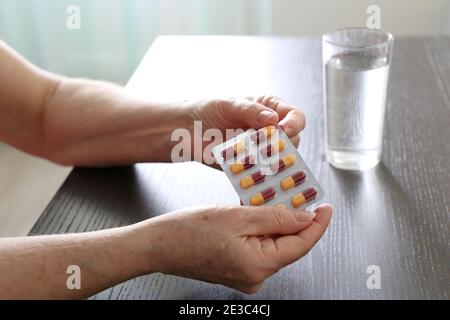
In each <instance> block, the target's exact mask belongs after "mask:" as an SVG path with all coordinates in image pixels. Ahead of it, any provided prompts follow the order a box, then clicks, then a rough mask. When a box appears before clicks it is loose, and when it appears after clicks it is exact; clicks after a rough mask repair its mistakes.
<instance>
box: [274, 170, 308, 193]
mask: <svg viewBox="0 0 450 320" xmlns="http://www.w3.org/2000/svg"><path fill="white" fill-rule="evenodd" d="M305 178H306V173H305V172H304V171H298V172H296V173H294V174H293V175H290V176H289V177H286V178H284V179H283V180H281V182H280V187H281V189H283V190H284V191H286V190H289V189H291V188H293V187H295V186H298V185H299V184H301V183H303V181H305Z"/></svg>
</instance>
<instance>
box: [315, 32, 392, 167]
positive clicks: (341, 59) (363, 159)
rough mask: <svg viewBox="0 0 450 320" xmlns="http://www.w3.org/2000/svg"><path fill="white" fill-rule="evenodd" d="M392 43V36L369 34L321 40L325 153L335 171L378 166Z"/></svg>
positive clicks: (337, 35) (335, 35)
mask: <svg viewBox="0 0 450 320" xmlns="http://www.w3.org/2000/svg"><path fill="white" fill-rule="evenodd" d="M393 42H394V37H393V36H392V34H390V33H386V32H383V31H380V30H374V29H365V28H350V29H343V30H338V31H335V32H332V33H329V34H325V35H324V36H323V37H322V49H323V52H322V53H323V84H324V103H325V150H326V151H325V152H326V157H327V161H328V162H329V163H330V164H331V165H332V166H334V167H336V168H340V169H346V170H366V169H369V168H372V167H375V166H376V165H377V164H378V163H379V162H380V159H381V145H382V137H383V122H384V113H385V102H386V90H387V85H388V77H389V65H390V62H391V57H392V47H393Z"/></svg>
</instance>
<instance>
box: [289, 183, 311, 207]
mask: <svg viewBox="0 0 450 320" xmlns="http://www.w3.org/2000/svg"><path fill="white" fill-rule="evenodd" d="M316 195H317V190H316V189H315V188H308V189H306V190H304V191H302V192H300V193H297V194H295V195H293V196H292V198H291V204H292V206H293V207H294V208H298V207H300V206H301V205H302V204H305V203H306V202H308V201H310V200H312V199H314V198H315V197H316Z"/></svg>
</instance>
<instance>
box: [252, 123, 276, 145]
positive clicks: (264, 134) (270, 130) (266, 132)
mask: <svg viewBox="0 0 450 320" xmlns="http://www.w3.org/2000/svg"><path fill="white" fill-rule="evenodd" d="M275 130H276V129H275V126H267V127H264V128H261V129H259V130H258V131H256V132H254V133H252V134H251V135H250V140H251V141H253V142H254V143H256V144H260V143H261V142H264V141H266V140H267V139H268V138H270V137H271V136H272V135H273V134H274V133H275Z"/></svg>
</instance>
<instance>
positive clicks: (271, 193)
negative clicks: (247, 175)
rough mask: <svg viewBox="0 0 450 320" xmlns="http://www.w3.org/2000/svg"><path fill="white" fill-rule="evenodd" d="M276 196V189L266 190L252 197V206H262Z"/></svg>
mask: <svg viewBox="0 0 450 320" xmlns="http://www.w3.org/2000/svg"><path fill="white" fill-rule="evenodd" d="M275 194H276V192H275V189H274V188H268V189H265V190H263V191H261V192H258V193H257V194H255V195H254V196H252V197H251V198H250V204H251V205H252V206H260V205H262V204H264V203H266V202H267V201H269V200H271V199H273V197H275Z"/></svg>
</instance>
